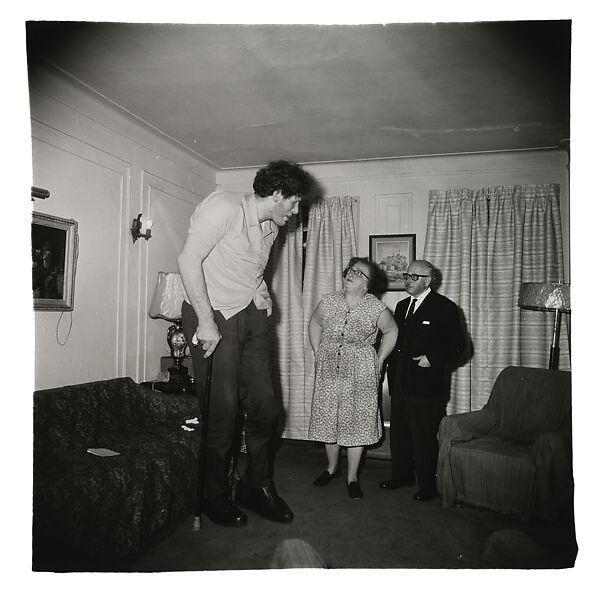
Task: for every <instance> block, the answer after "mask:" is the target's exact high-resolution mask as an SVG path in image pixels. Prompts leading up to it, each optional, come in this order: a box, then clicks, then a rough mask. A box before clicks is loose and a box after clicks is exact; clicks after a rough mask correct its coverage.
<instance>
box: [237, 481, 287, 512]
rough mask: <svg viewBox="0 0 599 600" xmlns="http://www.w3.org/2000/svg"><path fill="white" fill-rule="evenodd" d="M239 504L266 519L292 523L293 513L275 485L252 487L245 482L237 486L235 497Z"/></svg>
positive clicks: (240, 482)
mask: <svg viewBox="0 0 599 600" xmlns="http://www.w3.org/2000/svg"><path fill="white" fill-rule="evenodd" d="M235 499H236V500H237V502H238V504H239V505H240V506H243V508H247V509H248V510H251V511H254V512H255V513H257V514H259V515H260V516H262V517H264V518H265V519H270V520H271V521H277V522H278V523H291V521H293V513H292V512H291V509H290V508H289V507H288V506H287V504H286V503H285V501H284V500H283V499H282V498H281V497H280V496H279V495H278V494H277V492H276V490H275V488H274V485H272V484H271V485H268V486H265V487H251V486H249V485H246V483H245V482H244V481H243V479H242V480H241V481H239V483H238V484H237V494H236V496H235Z"/></svg>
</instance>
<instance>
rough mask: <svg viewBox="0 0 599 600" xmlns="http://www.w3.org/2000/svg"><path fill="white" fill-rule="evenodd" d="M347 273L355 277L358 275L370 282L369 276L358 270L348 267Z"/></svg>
mask: <svg viewBox="0 0 599 600" xmlns="http://www.w3.org/2000/svg"><path fill="white" fill-rule="evenodd" d="M347 272H348V273H353V274H354V275H358V276H360V277H364V278H365V279H368V281H370V277H368V275H366V273H362V271H360V270H358V269H354V268H353V267H348V268H347Z"/></svg>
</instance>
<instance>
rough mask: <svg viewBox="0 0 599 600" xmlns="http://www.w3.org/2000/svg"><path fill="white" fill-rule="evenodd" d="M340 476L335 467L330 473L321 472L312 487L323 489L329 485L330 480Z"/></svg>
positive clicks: (339, 471)
mask: <svg viewBox="0 0 599 600" xmlns="http://www.w3.org/2000/svg"><path fill="white" fill-rule="evenodd" d="M339 475H341V469H340V468H339V467H337V468H336V469H335V470H334V471H333V472H332V473H329V472H328V471H323V472H322V473H321V474H320V475H319V476H318V477H317V478H316V479H315V480H314V485H316V486H318V487H324V486H325V485H329V483H331V479H333V477H339Z"/></svg>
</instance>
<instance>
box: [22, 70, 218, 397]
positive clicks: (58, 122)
mask: <svg viewBox="0 0 599 600" xmlns="http://www.w3.org/2000/svg"><path fill="white" fill-rule="evenodd" d="M30 94H31V117H32V120H31V123H32V154H33V182H32V184H33V185H35V186H37V187H41V188H46V189H48V190H50V193H51V195H50V197H49V198H47V199H44V200H36V201H35V202H33V203H32V208H33V210H34V211H36V212H40V213H45V214H50V215H55V216H59V217H63V218H67V219H75V220H76V221H77V223H78V231H79V254H78V260H77V270H76V278H75V301H74V310H73V311H72V312H64V313H59V312H40V311H36V312H35V370H34V372H35V384H34V385H35V389H43V388H48V387H54V386H60V385H67V384H74V383H80V382H85V381H93V380H96V379H105V378H111V377H120V376H130V377H132V378H133V379H134V380H136V381H143V380H146V379H152V378H154V377H155V376H156V374H157V373H158V371H159V370H160V356H161V355H163V354H168V345H167V343H166V330H167V328H168V325H169V324H168V323H167V322H166V321H162V320H156V321H154V320H152V319H150V318H149V317H148V308H149V302H150V301H151V298H152V291H153V288H154V284H155V281H156V277H157V273H158V271H159V270H176V257H177V254H178V253H179V250H180V248H181V245H182V243H183V240H184V237H185V232H186V231H187V226H188V223H189V217H190V215H191V213H192V212H193V210H194V208H195V206H196V205H197V203H198V202H199V201H200V200H201V199H202V198H204V197H205V196H206V195H207V194H209V193H210V192H211V191H212V190H213V189H214V188H215V173H214V171H213V169H212V168H210V167H209V166H207V165H205V164H203V163H201V162H200V160H199V159H198V158H197V157H195V156H194V155H192V154H190V153H188V152H186V151H184V150H183V149H181V148H179V147H178V146H176V145H175V144H173V143H172V142H170V141H169V140H167V139H165V138H163V137H161V136H160V135H158V134H157V133H155V132H154V131H153V130H151V129H149V128H147V127H145V126H144V125H142V124H140V123H138V122H137V121H134V120H133V119H132V118H131V117H130V116H129V115H127V114H125V113H123V112H122V111H120V110H119V109H117V108H116V107H115V106H113V105H111V104H110V103H108V102H105V101H103V100H102V99H100V98H99V97H97V96H95V95H93V94H92V93H90V92H89V91H87V90H85V89H84V88H82V87H80V86H79V85H77V84H76V83H75V82H73V81H71V80H68V79H66V78H65V77H64V76H62V75H60V74H57V73H53V72H50V71H42V72H38V73H36V74H35V76H34V77H33V78H32V80H31V82H30ZM138 213H143V215H144V217H146V218H151V219H153V220H154V225H153V227H152V237H151V239H150V240H149V241H146V240H144V239H140V240H138V241H137V242H135V243H133V241H132V238H131V233H130V227H131V222H132V220H133V218H134V217H135V216H137V214H138Z"/></svg>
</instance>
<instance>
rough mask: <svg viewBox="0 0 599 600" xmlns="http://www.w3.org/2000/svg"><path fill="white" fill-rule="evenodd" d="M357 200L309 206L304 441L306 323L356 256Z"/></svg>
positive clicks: (308, 396) (307, 395)
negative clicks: (355, 217)
mask: <svg viewBox="0 0 599 600" xmlns="http://www.w3.org/2000/svg"><path fill="white" fill-rule="evenodd" d="M358 200H359V199H358V198H357V197H352V196H343V197H339V196H333V197H330V198H322V199H321V200H319V201H318V202H314V203H312V205H311V206H310V212H309V217H308V235H307V238H306V264H305V270H304V291H303V306H304V326H303V336H304V337H303V343H304V348H305V353H304V372H305V378H304V387H303V392H304V394H303V395H304V403H303V415H302V417H303V420H302V421H301V422H300V421H299V415H298V421H297V428H298V430H300V429H301V432H302V436H301V437H303V438H304V439H305V437H306V434H307V431H308V425H309V423H310V412H311V405H312V394H313V391H314V356H313V353H312V349H311V347H310V340H309V338H308V323H309V321H310V317H311V316H312V312H313V311H314V309H315V308H316V305H317V304H318V303H319V302H320V299H321V298H322V296H323V294H328V293H330V292H334V291H336V290H340V289H341V288H342V283H343V268H344V267H345V266H346V265H347V263H348V262H349V259H350V258H351V257H352V256H356V253H357V244H356V232H355V228H354V220H353V214H352V205H353V203H354V202H357V201H358Z"/></svg>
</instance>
